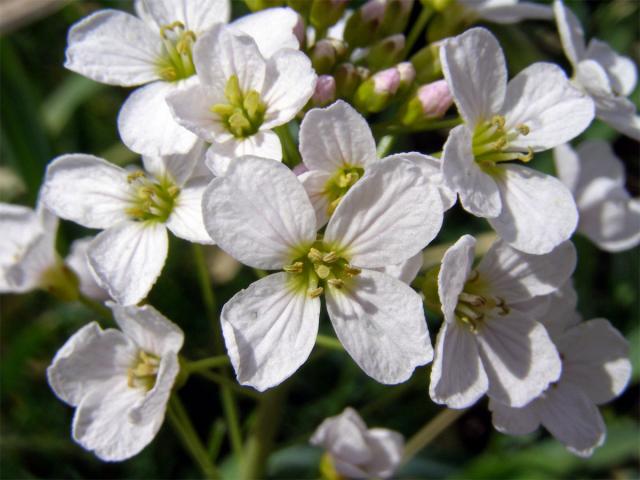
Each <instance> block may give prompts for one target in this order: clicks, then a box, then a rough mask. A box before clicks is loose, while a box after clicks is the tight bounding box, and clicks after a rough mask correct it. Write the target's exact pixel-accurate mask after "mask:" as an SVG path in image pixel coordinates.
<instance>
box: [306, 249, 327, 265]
mask: <svg viewBox="0 0 640 480" xmlns="http://www.w3.org/2000/svg"><path fill="white" fill-rule="evenodd" d="M323 256H324V255H323V254H322V252H321V251H320V250H318V249H317V248H313V247H311V248H310V249H309V253H308V254H307V257H309V260H311V261H312V262H314V263H319V262H322V257H323Z"/></svg>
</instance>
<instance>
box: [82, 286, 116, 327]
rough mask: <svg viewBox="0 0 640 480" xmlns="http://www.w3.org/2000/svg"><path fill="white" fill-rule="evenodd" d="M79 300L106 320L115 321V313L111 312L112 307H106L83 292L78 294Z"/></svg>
mask: <svg viewBox="0 0 640 480" xmlns="http://www.w3.org/2000/svg"><path fill="white" fill-rule="evenodd" d="M78 301H79V302H80V303H82V304H83V305H84V306H85V307H87V308H89V309H90V310H92V311H93V312H95V313H97V314H98V315H100V317H101V318H102V319H103V320H105V321H106V322H108V323H113V315H112V314H111V309H109V308H107V307H105V306H104V305H103V304H101V303H100V302H96V301H95V300H93V299H92V298H89V297H86V296H84V295H83V294H82V293H79V294H78Z"/></svg>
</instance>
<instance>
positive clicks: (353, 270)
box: [344, 265, 362, 277]
mask: <svg viewBox="0 0 640 480" xmlns="http://www.w3.org/2000/svg"><path fill="white" fill-rule="evenodd" d="M344 271H345V273H346V274H347V275H349V276H350V277H355V276H356V275H360V274H361V273H362V270H361V269H359V268H357V267H352V266H351V265H346V266H345V267H344Z"/></svg>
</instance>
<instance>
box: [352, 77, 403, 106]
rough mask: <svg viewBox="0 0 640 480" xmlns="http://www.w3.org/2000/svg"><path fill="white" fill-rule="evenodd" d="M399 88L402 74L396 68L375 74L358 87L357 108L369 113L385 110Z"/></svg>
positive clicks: (355, 99)
mask: <svg viewBox="0 0 640 480" xmlns="http://www.w3.org/2000/svg"><path fill="white" fill-rule="evenodd" d="M399 86H400V72H398V69H397V68H395V67H391V68H388V69H386V70H382V71H380V72H378V73H376V74H374V75H373V76H372V77H371V78H369V79H368V80H367V81H365V82H364V83H362V85H360V86H359V87H358V90H357V91H356V95H355V98H354V101H355V105H356V108H358V110H360V111H363V112H369V113H376V112H380V111H382V110H384V108H385V107H386V106H387V105H389V102H390V101H391V99H392V98H393V96H394V95H395V93H396V92H397V91H398V87H399Z"/></svg>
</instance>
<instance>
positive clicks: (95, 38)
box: [64, 10, 162, 87]
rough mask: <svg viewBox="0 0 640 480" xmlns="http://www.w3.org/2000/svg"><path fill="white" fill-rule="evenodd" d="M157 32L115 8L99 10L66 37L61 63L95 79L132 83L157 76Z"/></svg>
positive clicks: (160, 46) (118, 83) (159, 56)
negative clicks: (63, 56)
mask: <svg viewBox="0 0 640 480" xmlns="http://www.w3.org/2000/svg"><path fill="white" fill-rule="evenodd" d="M161 55H162V41H161V39H160V35H159V32H154V31H153V30H151V29H150V28H149V27H148V26H147V25H146V24H145V23H144V22H143V21H142V20H140V19H138V18H136V17H134V16H133V15H129V14H128V13H125V12H121V11H117V10H100V11H98V12H95V13H94V14H92V15H89V16H88V17H87V18H85V19H83V20H81V21H79V22H78V23H76V24H75V25H73V27H71V30H69V35H68V37H67V50H66V61H65V64H64V66H65V67H66V68H68V69H69V70H73V71H74V72H77V73H79V74H81V75H84V76H85V77H89V78H90V79H92V80H95V81H96V82H101V83H108V84H110V85H121V86H124V87H131V86H134V85H142V84H143V83H148V82H152V81H154V80H157V79H159V78H160V77H159V75H158V73H157V67H156V62H157V61H158V59H159V58H161Z"/></svg>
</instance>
